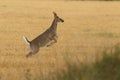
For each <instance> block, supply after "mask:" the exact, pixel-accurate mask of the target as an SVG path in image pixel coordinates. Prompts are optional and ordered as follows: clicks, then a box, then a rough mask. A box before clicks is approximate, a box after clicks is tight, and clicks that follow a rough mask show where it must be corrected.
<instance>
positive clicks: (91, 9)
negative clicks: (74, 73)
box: [0, 0, 120, 80]
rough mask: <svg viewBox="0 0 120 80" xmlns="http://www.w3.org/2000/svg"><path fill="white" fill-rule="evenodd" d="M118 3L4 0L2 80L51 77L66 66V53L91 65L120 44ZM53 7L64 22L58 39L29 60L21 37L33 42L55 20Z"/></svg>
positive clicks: (0, 51)
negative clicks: (103, 51)
mask: <svg viewBox="0 0 120 80" xmlns="http://www.w3.org/2000/svg"><path fill="white" fill-rule="evenodd" d="M119 5H120V2H104V1H103V2H99V1H98V2H97V1H96V2H89V1H85V2H81V1H54V0H51V1H49V0H45V1H42V0H1V1H0V44H1V45H0V80H26V79H27V78H26V72H27V70H30V73H31V75H32V77H33V78H34V77H37V76H49V75H50V73H52V72H54V71H55V70H57V69H60V68H63V69H65V63H64V57H65V56H66V55H67V56H69V57H70V58H71V61H73V62H76V63H77V61H78V60H79V61H80V62H81V63H86V64H89V63H93V62H94V61H95V60H96V56H97V58H98V57H100V55H101V54H100V53H101V51H102V50H103V49H104V48H109V47H111V46H113V45H115V44H117V43H119V42H120V31H119V30H120V11H119V10H120V6H119ZM53 11H55V12H56V13H57V14H58V16H59V17H61V18H62V19H64V21H65V22H64V23H59V24H58V30H57V32H58V33H57V34H58V42H57V43H56V44H54V45H52V46H50V47H44V48H41V50H40V51H39V53H38V54H36V55H34V56H32V57H31V58H26V57H25V55H26V54H27V53H28V52H29V49H28V47H27V45H26V44H25V42H24V41H23V39H22V37H23V35H25V36H27V37H28V39H29V40H32V39H33V38H35V37H36V36H38V35H39V34H41V33H42V32H44V31H45V30H46V29H47V28H49V26H50V25H51V23H52V20H53V14H52V12H53Z"/></svg>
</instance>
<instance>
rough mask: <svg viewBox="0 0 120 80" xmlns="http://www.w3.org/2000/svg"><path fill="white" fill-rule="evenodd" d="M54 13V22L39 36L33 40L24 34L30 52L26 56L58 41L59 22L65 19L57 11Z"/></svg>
mask: <svg viewBox="0 0 120 80" xmlns="http://www.w3.org/2000/svg"><path fill="white" fill-rule="evenodd" d="M53 14H54V20H53V22H52V25H51V26H50V27H49V28H48V29H47V30H46V31H45V32H43V33H42V34H40V35H39V36H38V37H36V38H35V39H33V40H32V41H29V40H28V39H27V38H26V37H25V36H23V39H24V41H25V42H26V44H27V45H28V47H29V49H30V52H29V53H28V54H27V55H26V57H30V56H32V55H34V54H36V53H37V52H38V51H39V49H40V48H41V47H44V46H47V47H49V46H51V45H52V44H53V43H56V42H57V32H56V30H57V23H58V22H64V20H63V19H61V18H59V17H58V16H57V14H56V13H55V12H53Z"/></svg>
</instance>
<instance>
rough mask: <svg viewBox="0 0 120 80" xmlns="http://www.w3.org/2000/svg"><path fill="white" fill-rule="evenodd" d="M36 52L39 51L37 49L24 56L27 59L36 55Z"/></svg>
mask: <svg viewBox="0 0 120 80" xmlns="http://www.w3.org/2000/svg"><path fill="white" fill-rule="evenodd" d="M38 51H39V49H36V50H32V51H30V52H29V53H28V54H27V55H26V57H27V58H28V57H30V56H32V55H34V54H36V53H37V52H38Z"/></svg>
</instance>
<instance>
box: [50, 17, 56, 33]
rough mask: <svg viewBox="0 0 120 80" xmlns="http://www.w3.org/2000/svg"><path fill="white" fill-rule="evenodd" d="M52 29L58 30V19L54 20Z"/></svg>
mask: <svg viewBox="0 0 120 80" xmlns="http://www.w3.org/2000/svg"><path fill="white" fill-rule="evenodd" d="M50 29H51V30H52V31H55V32H56V30H57V20H56V19H54V20H53V22H52V25H51V27H50Z"/></svg>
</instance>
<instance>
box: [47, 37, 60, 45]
mask: <svg viewBox="0 0 120 80" xmlns="http://www.w3.org/2000/svg"><path fill="white" fill-rule="evenodd" d="M57 38H58V37H57V36H53V37H52V38H50V39H51V42H49V43H48V45H47V47H49V46H51V45H53V44H54V43H57Z"/></svg>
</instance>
